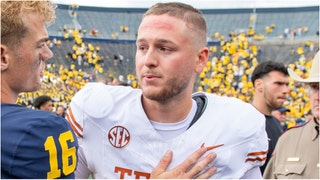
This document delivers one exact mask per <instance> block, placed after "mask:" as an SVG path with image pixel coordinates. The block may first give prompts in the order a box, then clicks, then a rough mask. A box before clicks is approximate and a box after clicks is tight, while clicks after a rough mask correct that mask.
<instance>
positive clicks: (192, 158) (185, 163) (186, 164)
mask: <svg viewBox="0 0 320 180" xmlns="http://www.w3.org/2000/svg"><path fill="white" fill-rule="evenodd" d="M205 152H207V149H206V148H204V147H201V148H200V149H198V150H196V151H195V152H193V153H192V154H191V155H190V156H189V157H188V158H187V159H186V160H184V161H183V162H182V163H181V164H180V165H179V166H178V167H180V169H181V171H183V172H186V171H187V170H188V169H189V168H190V167H191V166H192V165H193V164H194V163H196V162H197V161H198V160H199V158H200V157H201V156H202V155H203V154H204V153H205Z"/></svg>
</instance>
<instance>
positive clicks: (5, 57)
mask: <svg viewBox="0 0 320 180" xmlns="http://www.w3.org/2000/svg"><path fill="white" fill-rule="evenodd" d="M8 67H9V48H8V47H7V46H5V45H4V44H1V72H2V71H5V70H6V69H8Z"/></svg>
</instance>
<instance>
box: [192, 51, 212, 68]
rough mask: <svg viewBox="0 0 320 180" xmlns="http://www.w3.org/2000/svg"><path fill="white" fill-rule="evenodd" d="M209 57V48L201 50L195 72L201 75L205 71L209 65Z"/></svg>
mask: <svg viewBox="0 0 320 180" xmlns="http://www.w3.org/2000/svg"><path fill="white" fill-rule="evenodd" d="M208 57H209V50H208V48H207V47H204V48H201V49H200V50H199V53H198V59H197V62H196V67H195V71H196V72H197V73H200V72H201V71H202V70H203V68H204V67H205V66H206V65H207V61H208Z"/></svg>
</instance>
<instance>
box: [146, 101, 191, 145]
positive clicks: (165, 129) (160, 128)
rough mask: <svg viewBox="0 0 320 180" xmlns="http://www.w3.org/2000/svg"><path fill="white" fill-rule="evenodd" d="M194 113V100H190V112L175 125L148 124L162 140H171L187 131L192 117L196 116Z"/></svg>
mask: <svg viewBox="0 0 320 180" xmlns="http://www.w3.org/2000/svg"><path fill="white" fill-rule="evenodd" d="M196 111H197V103H196V101H195V100H192V107H191V110H190V112H189V114H188V115H187V117H186V118H185V119H184V120H182V121H179V122H177V123H159V122H155V121H153V120H150V123H151V125H152V126H153V127H154V129H155V130H156V131H157V132H158V133H159V134H160V135H161V136H162V137H163V138H164V139H172V138H175V137H177V136H178V135H180V134H182V133H183V132H185V131H186V130H187V129H188V127H189V125H190V123H191V121H192V119H193V117H194V116H195V114H196Z"/></svg>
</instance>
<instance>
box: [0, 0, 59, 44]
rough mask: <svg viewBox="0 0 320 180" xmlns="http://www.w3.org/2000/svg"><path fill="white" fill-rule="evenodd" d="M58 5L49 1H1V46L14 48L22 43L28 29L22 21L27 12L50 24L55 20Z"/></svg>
mask: <svg viewBox="0 0 320 180" xmlns="http://www.w3.org/2000/svg"><path fill="white" fill-rule="evenodd" d="M56 7H57V6H56V5H55V4H53V3H51V2H50V1H47V0H41V1H39V0H33V1H1V44H5V45H7V46H10V47H13V46H15V45H18V44H19V43H20V40H21V39H22V38H23V37H24V35H25V33H26V32H27V29H26V27H25V25H24V23H23V21H22V17H23V14H24V13H25V12H34V13H37V14H38V15H39V17H43V20H44V21H45V22H46V23H47V24H50V23H52V22H53V21H54V20H55V9H56Z"/></svg>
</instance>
